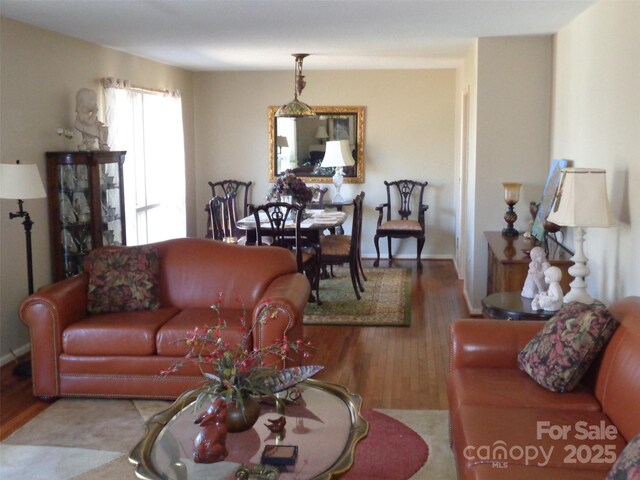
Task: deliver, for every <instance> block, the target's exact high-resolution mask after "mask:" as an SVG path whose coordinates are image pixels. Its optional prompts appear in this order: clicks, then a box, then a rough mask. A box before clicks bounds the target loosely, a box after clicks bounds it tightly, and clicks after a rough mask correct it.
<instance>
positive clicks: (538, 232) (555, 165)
mask: <svg viewBox="0 0 640 480" xmlns="http://www.w3.org/2000/svg"><path fill="white" fill-rule="evenodd" d="M568 166H569V160H554V161H553V162H552V163H551V169H550V170H549V175H548V177H547V183H545V185H544V191H543V192H542V200H541V201H540V205H539V206H538V212H537V213H536V218H535V219H534V220H533V226H532V227H531V235H533V236H534V237H535V238H537V239H538V240H540V241H541V242H544V237H545V235H546V232H545V229H544V222H545V220H546V219H547V216H548V215H549V213H550V212H551V206H552V205H553V199H554V198H555V196H556V190H557V189H558V183H559V182H560V171H561V170H562V169H563V168H566V167H568Z"/></svg>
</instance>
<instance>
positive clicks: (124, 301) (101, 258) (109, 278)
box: [84, 245, 160, 313]
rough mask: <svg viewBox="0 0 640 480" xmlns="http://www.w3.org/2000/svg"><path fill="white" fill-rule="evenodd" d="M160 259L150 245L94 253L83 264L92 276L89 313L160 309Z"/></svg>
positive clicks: (107, 249)
mask: <svg viewBox="0 0 640 480" xmlns="http://www.w3.org/2000/svg"><path fill="white" fill-rule="evenodd" d="M158 257H159V255H158V249H157V248H155V247H153V246H149V245H143V246H139V247H116V248H113V247H109V248H98V249H95V250H93V251H91V252H90V253H89V255H87V258H86V260H85V264H84V268H85V270H86V271H87V272H88V273H89V291H88V294H87V302H88V303H87V309H88V311H89V313H110V312H130V311H136V310H150V309H154V308H158V307H159V306H160V302H159V286H158V279H159V273H160V261H159V258H158Z"/></svg>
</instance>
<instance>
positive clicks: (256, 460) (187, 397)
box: [129, 379, 369, 480]
mask: <svg viewBox="0 0 640 480" xmlns="http://www.w3.org/2000/svg"><path fill="white" fill-rule="evenodd" d="M298 387H299V388H300V389H301V391H302V395H301V396H300V398H298V399H297V400H294V401H287V405H286V407H285V409H284V413H283V414H281V413H279V412H277V411H276V407H275V405H270V404H263V405H262V412H261V414H260V418H259V419H258V421H257V422H256V424H255V425H254V427H253V428H252V429H251V430H248V431H246V432H241V433H229V434H227V440H226V447H227V450H228V451H229V456H228V457H227V458H226V459H225V461H224V462H218V463H209V464H199V463H195V462H193V460H192V452H193V439H194V438H195V437H196V435H197V434H198V432H199V430H200V427H198V425H196V424H194V419H195V417H196V415H195V412H194V402H195V399H196V397H197V392H193V391H189V392H186V393H185V394H183V395H182V396H181V397H180V398H178V399H177V400H176V401H175V402H174V403H173V404H172V405H171V406H170V407H169V408H168V409H166V410H164V411H162V412H160V413H158V414H157V415H155V416H154V417H152V418H151V419H150V420H149V421H148V422H147V423H146V428H147V432H146V434H145V436H144V437H143V438H142V440H141V441H140V442H139V443H138V444H137V445H136V446H135V447H134V448H133V450H132V451H131V453H130V454H129V461H130V462H131V463H133V464H134V465H135V466H136V467H135V473H136V476H137V477H138V478H141V479H144V480H160V479H162V480H166V479H175V480H196V479H207V480H217V479H220V480H226V479H236V478H265V479H266V478H272V477H268V476H264V477H257V476H256V477H253V476H251V477H249V476H246V470H245V471H244V473H239V476H238V477H236V472H238V470H239V469H240V468H241V467H243V466H244V467H247V469H248V470H249V471H253V470H254V466H256V465H259V464H260V456H261V454H262V450H263V449H264V446H265V445H267V444H269V445H297V446H298V458H297V461H296V464H295V465H292V466H289V467H286V468H283V469H282V470H281V472H280V476H279V477H278V478H279V479H285V480H286V479H293V478H296V479H300V478H304V479H317V480H325V479H326V480H329V479H331V478H334V477H335V476H337V475H339V474H341V473H344V472H345V471H347V470H348V469H349V468H350V467H351V465H352V464H353V461H354V456H355V448H356V444H357V443H358V442H359V441H360V440H361V439H362V438H364V437H365V436H366V435H367V432H368V430H369V425H368V423H367V421H366V420H365V419H364V418H363V417H362V415H361V413H360V408H361V405H362V398H361V397H360V396H359V395H357V394H354V393H351V392H350V391H349V390H348V389H346V388H345V387H342V386H340V385H335V384H332V383H327V382H322V381H319V380H314V379H310V380H306V381H304V382H302V383H301V384H299V385H298ZM207 406H208V405H205V406H203V407H204V408H206V407H207ZM281 415H284V416H285V417H286V419H287V423H286V427H285V430H284V432H282V433H279V434H278V433H273V432H271V431H270V430H269V429H268V428H267V427H266V425H265V424H266V423H268V422H267V420H274V419H277V418H279V417H280V416H281ZM255 470H257V469H255ZM243 475H244V476H243Z"/></svg>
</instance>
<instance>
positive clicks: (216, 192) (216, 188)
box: [205, 180, 253, 238]
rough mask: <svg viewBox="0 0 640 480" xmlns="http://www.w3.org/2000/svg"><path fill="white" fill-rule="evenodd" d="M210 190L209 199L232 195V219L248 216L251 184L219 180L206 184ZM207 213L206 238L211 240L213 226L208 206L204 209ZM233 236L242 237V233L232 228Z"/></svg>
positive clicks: (234, 227) (240, 181)
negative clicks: (233, 196)
mask: <svg viewBox="0 0 640 480" xmlns="http://www.w3.org/2000/svg"><path fill="white" fill-rule="evenodd" d="M208 184H209V187H210V188H211V197H212V198H213V197H225V196H226V195H227V194H228V193H234V194H235V199H234V212H233V214H234V217H235V218H239V217H238V215H239V214H241V215H242V217H240V218H244V217H246V216H247V215H249V213H250V212H249V192H250V188H251V185H253V182H243V181H242V180H221V181H217V182H208ZM238 202H240V205H239V207H240V210H238ZM205 211H206V212H207V235H206V236H207V238H213V226H212V225H211V214H210V213H209V204H207V206H206V207H205ZM233 236H235V237H236V238H240V237H242V232H241V231H239V230H238V228H237V227H236V226H235V224H234V226H233Z"/></svg>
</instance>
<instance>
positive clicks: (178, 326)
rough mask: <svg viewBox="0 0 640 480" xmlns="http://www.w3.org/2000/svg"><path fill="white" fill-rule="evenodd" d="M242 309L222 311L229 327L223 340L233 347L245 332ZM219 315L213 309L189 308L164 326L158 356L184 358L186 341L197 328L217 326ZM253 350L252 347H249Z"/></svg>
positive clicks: (158, 346)
mask: <svg viewBox="0 0 640 480" xmlns="http://www.w3.org/2000/svg"><path fill="white" fill-rule="evenodd" d="M242 314H243V312H242V309H225V308H221V309H220V318H221V319H222V320H224V321H226V323H227V326H226V327H225V328H224V329H222V332H221V333H222V339H223V340H224V341H225V342H228V343H229V344H231V345H237V344H239V343H240V342H241V341H242V335H243V333H244V330H243V329H242V327H241V324H240V316H241V315H242ZM217 322H218V317H217V315H214V313H212V311H211V308H209V307H205V308H187V309H185V310H182V311H181V312H180V313H179V314H177V315H176V316H175V317H173V318H172V319H171V320H169V321H168V322H167V323H165V324H164V325H162V328H160V330H158V334H157V335H156V346H157V349H158V355H166V356H184V355H186V353H187V344H186V341H185V339H186V338H187V337H188V336H189V334H190V333H191V332H192V331H193V329H194V328H195V327H198V328H202V327H204V326H207V325H216V324H217ZM247 347H248V348H253V346H252V345H247Z"/></svg>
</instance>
